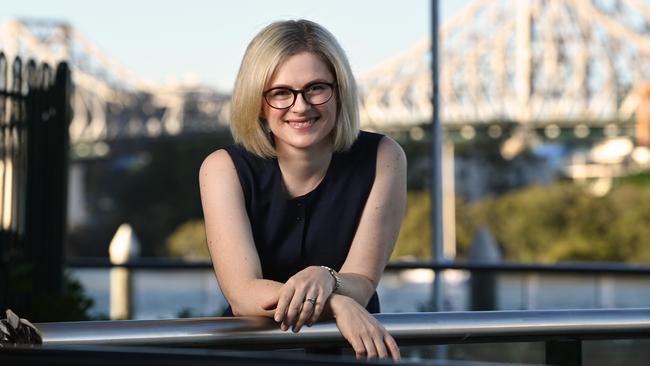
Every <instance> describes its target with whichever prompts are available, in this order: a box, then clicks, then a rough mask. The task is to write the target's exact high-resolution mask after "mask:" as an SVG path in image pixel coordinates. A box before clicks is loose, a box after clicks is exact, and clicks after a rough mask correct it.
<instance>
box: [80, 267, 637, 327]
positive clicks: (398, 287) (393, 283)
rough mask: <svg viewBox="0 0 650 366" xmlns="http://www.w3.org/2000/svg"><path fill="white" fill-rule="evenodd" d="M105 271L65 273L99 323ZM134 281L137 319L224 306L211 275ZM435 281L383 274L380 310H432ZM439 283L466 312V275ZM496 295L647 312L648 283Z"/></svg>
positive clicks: (536, 281) (560, 284) (533, 279)
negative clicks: (84, 296)
mask: <svg viewBox="0 0 650 366" xmlns="http://www.w3.org/2000/svg"><path fill="white" fill-rule="evenodd" d="M109 271H110V270H108V269H70V270H69V273H70V274H71V275H72V276H73V277H74V278H76V279H78V280H79V281H80V282H81V283H82V285H83V287H84V289H85V291H86V294H87V295H88V296H90V297H91V298H92V299H93V300H94V302H95V303H94V306H93V307H92V309H91V314H92V315H93V316H96V317H99V318H101V317H107V316H108V314H109V300H110V284H109V279H110V272H109ZM132 278H133V307H134V313H133V318H135V319H166V318H176V317H179V316H188V315H191V316H215V315H219V314H221V312H222V311H223V309H224V308H225V306H226V301H225V299H224V297H223V295H222V294H221V291H220V290H219V286H218V283H217V281H216V278H215V276H214V273H213V272H212V270H208V269H206V270H197V269H192V270H137V271H134V272H133V277H132ZM433 278H434V274H433V272H432V271H430V270H426V269H416V270H402V271H394V272H387V273H385V274H384V276H383V277H382V280H381V282H380V285H379V287H378V289H377V292H378V294H379V297H380V301H381V306H382V311H383V312H389V313H394V312H413V311H430V310H431V309H432V308H431V293H432V282H433ZM443 282H444V287H443V293H444V299H445V300H444V309H443V310H447V311H463V310H469V309H470V307H471V305H470V302H471V301H470V299H471V297H470V296H471V295H470V276H469V274H468V273H467V272H465V271H459V270H448V271H445V274H444V276H443ZM494 291H495V294H496V295H495V308H496V309H499V310H523V309H589V308H625V307H650V281H648V278H647V277H643V276H629V275H628V276H615V275H602V276H586V275H576V274H572V275H561V274H544V275H541V274H532V275H518V274H506V275H500V276H498V278H497V280H496V286H495V289H494Z"/></svg>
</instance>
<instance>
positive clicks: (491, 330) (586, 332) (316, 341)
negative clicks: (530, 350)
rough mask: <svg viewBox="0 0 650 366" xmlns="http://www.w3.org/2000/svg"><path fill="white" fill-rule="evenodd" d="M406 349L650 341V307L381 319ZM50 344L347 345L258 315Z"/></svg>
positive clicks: (128, 329) (156, 325) (144, 323)
mask: <svg viewBox="0 0 650 366" xmlns="http://www.w3.org/2000/svg"><path fill="white" fill-rule="evenodd" d="M375 316H376V318H377V319H378V320H379V321H380V322H381V323H382V324H383V325H384V327H386V329H387V330H388V332H390V333H391V335H393V337H394V338H395V339H396V340H397V342H398V343H399V344H400V345H411V344H450V343H473V342H505V341H549V340H557V339H623V338H639V337H650V308H644V309H593V310H544V311H483V312H438V313H399V314H376V315H375ZM35 326H36V327H37V328H38V329H39V330H40V331H41V333H42V335H43V343H44V344H45V345H111V346H127V345H128V346H191V347H211V348H228V349H251V348H273V349H278V348H302V347H313V346H328V345H345V344H346V342H345V340H344V339H343V337H342V336H341V334H340V332H339V331H338V329H337V327H336V324H335V323H333V322H332V321H329V322H323V323H318V324H315V325H313V326H312V327H309V328H307V327H305V328H303V329H302V330H301V331H300V332H299V333H292V332H290V331H287V332H283V331H281V330H280V329H279V327H278V325H277V324H275V323H274V322H273V321H272V320H271V319H267V318H258V317H239V318H189V319H168V320H123V321H88V322H60V323H37V324H35Z"/></svg>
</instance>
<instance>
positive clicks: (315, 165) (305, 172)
mask: <svg viewBox="0 0 650 366" xmlns="http://www.w3.org/2000/svg"><path fill="white" fill-rule="evenodd" d="M277 154H278V165H279V166H280V171H281V172H282V178H283V181H284V185H285V188H286V189H287V191H288V193H289V194H290V195H291V196H293V197H297V196H302V195H304V194H307V193H309V192H311V191H312V190H313V189H314V188H316V186H318V184H319V183H320V182H321V181H322V180H323V178H324V177H325V174H326V173H327V168H328V167H329V164H330V161H331V160H332V154H333V150H332V146H331V144H322V145H321V146H313V147H312V148H310V149H293V148H290V147H289V148H287V147H285V148H281V149H278V150H277Z"/></svg>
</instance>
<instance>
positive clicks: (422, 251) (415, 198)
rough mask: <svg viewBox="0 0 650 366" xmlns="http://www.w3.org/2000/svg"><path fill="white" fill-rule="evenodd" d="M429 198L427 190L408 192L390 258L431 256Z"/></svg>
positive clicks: (425, 257) (423, 257) (426, 257)
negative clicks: (404, 214) (404, 213)
mask: <svg viewBox="0 0 650 366" xmlns="http://www.w3.org/2000/svg"><path fill="white" fill-rule="evenodd" d="M430 212H431V199H430V198H429V192H428V191H414V192H408V195H407V196H406V217H405V218H404V222H403V223H402V230H401V231H400V234H399V237H398V238H397V244H396V245H395V250H394V251H393V255H392V257H391V259H398V258H402V259H404V258H418V259H429V258H431V224H430V220H431V215H430Z"/></svg>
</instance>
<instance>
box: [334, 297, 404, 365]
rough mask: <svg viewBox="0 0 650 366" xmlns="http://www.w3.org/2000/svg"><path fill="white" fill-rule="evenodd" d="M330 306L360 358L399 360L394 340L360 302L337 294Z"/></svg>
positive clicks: (343, 333) (337, 322) (339, 325)
mask: <svg viewBox="0 0 650 366" xmlns="http://www.w3.org/2000/svg"><path fill="white" fill-rule="evenodd" d="M330 306H331V309H332V313H333V315H334V319H335V321H336V326H337V327H338V328H339V331H340V332H341V335H343V337H345V339H346V340H347V341H348V342H349V343H350V345H351V346H352V349H354V353H355V355H356V357H357V359H360V358H362V357H367V359H368V360H371V359H375V358H380V359H385V358H387V357H389V356H390V357H392V359H393V360H395V361H399V360H400V352H399V347H398V346H397V343H396V342H395V339H393V337H392V336H391V335H390V334H389V333H388V331H386V328H384V327H383V325H381V323H379V321H377V319H375V317H374V316H372V315H371V314H370V313H368V311H367V310H366V309H365V308H364V307H363V306H361V305H360V304H359V303H358V302H356V301H355V300H353V299H352V298H349V297H347V296H344V295H337V294H334V295H332V296H331V298H330Z"/></svg>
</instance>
